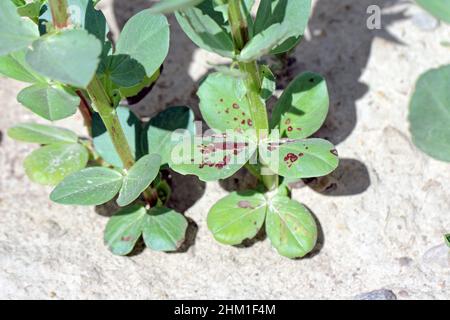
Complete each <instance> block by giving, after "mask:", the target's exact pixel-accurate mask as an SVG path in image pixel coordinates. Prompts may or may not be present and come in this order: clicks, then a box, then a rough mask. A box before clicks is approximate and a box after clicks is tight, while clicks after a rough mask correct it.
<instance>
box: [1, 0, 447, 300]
mask: <svg viewBox="0 0 450 320" xmlns="http://www.w3.org/2000/svg"><path fill="white" fill-rule="evenodd" d="M372 4H378V5H379V6H380V7H381V8H383V17H382V29H381V30H368V29H367V28H366V19H367V18H368V15H367V14H366V9H367V7H368V6H369V5H372ZM146 6H148V2H147V1H145V0H139V1H138V0H133V1H127V0H115V1H114V2H113V1H106V0H105V3H104V4H103V8H104V9H105V12H106V13H107V14H108V18H109V20H110V23H111V24H112V25H113V28H112V29H113V30H116V31H117V30H118V28H120V26H121V25H123V23H124V22H125V21H126V19H127V18H128V17H130V16H131V14H132V13H133V12H137V11H139V10H141V9H143V8H145V7H146ZM170 20H171V25H172V27H171V28H172V47H171V52H170V55H169V58H168V60H167V63H166V65H165V72H164V75H163V76H162V78H161V79H160V81H159V82H158V84H157V86H156V88H155V90H154V91H153V92H152V94H151V95H150V96H148V97H147V98H146V99H145V101H143V102H142V103H140V104H139V106H137V107H135V110H136V111H137V112H138V113H139V114H140V115H141V116H145V117H148V116H152V115H154V114H155V113H157V112H158V111H160V110H163V109H164V108H166V107H167V106H169V105H180V104H189V105H191V106H192V107H193V108H194V109H196V105H197V103H198V102H197V99H196V97H195V91H196V88H197V86H198V81H199V80H200V78H201V77H202V76H204V75H205V74H206V73H207V72H208V71H209V69H210V68H211V67H210V63H218V62H223V61H221V60H220V59H218V58H217V57H216V56H215V55H213V54H210V53H207V52H204V51H202V50H198V49H196V48H195V46H194V45H193V44H192V43H191V42H190V41H189V40H188V39H187V38H186V36H185V35H184V34H183V33H182V32H181V31H180V28H179V27H178V25H177V23H176V21H175V20H174V19H173V18H171V19H170ZM423 21H425V22H426V21H428V24H426V23H425V24H424V22H423ZM430 21H431V25H432V26H431V27H430V25H429V24H430V23H429V22H430ZM433 24H434V23H433V20H429V18H427V17H424V13H423V11H421V10H420V9H418V8H417V7H416V6H415V5H413V4H411V3H410V2H407V1H406V2H405V1H395V0H392V1H389V0H318V1H315V8H314V12H313V15H312V19H311V21H310V24H309V32H308V37H307V39H306V41H304V42H303V43H302V44H301V45H300V46H299V47H298V49H297V50H296V52H295V55H294V57H295V59H296V60H295V61H293V62H292V63H291V64H290V66H289V67H288V68H287V69H286V70H285V71H284V72H283V73H282V74H279V79H280V82H281V84H282V86H285V85H286V84H287V83H288V81H289V80H290V79H292V78H293V77H294V76H295V75H296V74H297V73H299V72H302V71H304V70H312V71H316V72H320V73H322V74H323V75H325V76H326V78H327V80H328V84H329V88H330V92H331V99H332V105H331V114H330V116H329V118H328V120H327V123H326V126H325V127H324V128H323V129H322V130H321V131H320V133H319V136H321V137H327V138H328V139H330V140H331V141H332V142H334V143H336V144H337V146H338V149H339V153H340V155H341V156H342V158H343V159H342V165H341V166H340V168H339V169H338V170H337V171H336V172H335V173H334V174H332V175H331V176H329V177H326V178H323V179H320V180H316V181H313V182H311V183H310V184H309V185H302V186H299V187H298V188H297V189H296V190H295V191H294V197H295V198H296V199H297V200H299V201H301V202H303V203H305V204H306V205H307V206H308V207H309V208H310V209H311V210H312V212H314V214H315V216H316V217H317V219H318V221H319V222H320V225H321V234H322V236H321V241H320V243H319V245H318V246H317V248H316V250H315V252H314V253H313V254H312V255H311V256H310V257H308V258H307V259H303V260H296V261H292V260H288V259H285V258H282V257H280V256H278V255H277V254H276V253H275V252H274V251H273V250H272V249H271V247H270V244H269V241H268V240H267V239H266V240H264V239H259V240H260V241H256V242H255V243H254V244H253V245H251V246H249V247H247V248H235V247H224V246H222V245H220V244H218V243H216V242H215V241H214V240H213V239H212V237H211V236H210V234H209V232H208V230H207V227H206V214H207V212H208V209H209V208H210V207H211V206H212V204H213V203H214V202H215V201H217V200H218V199H220V198H221V197H223V196H224V195H226V193H227V191H226V190H230V189H233V188H236V187H241V188H242V187H243V186H244V185H245V184H246V183H247V180H248V179H246V176H243V175H238V176H236V177H235V178H232V179H229V180H228V181H226V182H221V183H208V184H204V183H200V182H199V181H198V180H196V179H194V178H191V177H180V176H177V175H175V176H174V181H175V183H176V184H177V185H176V187H175V190H174V193H175V196H174V198H173V200H172V205H173V206H174V207H175V208H176V209H178V210H183V211H185V213H186V215H187V216H188V217H190V218H191V219H193V220H194V221H195V222H196V225H192V226H191V228H190V231H189V238H190V241H189V246H187V247H186V250H185V252H183V253H176V254H163V253H155V252H151V251H150V250H144V251H141V252H137V253H136V254H135V255H133V256H132V257H127V258H121V257H115V256H113V255H111V254H110V253H109V252H108V250H107V249H106V247H105V246H104V245H103V240H102V232H103V228H104V226H105V224H106V222H107V218H105V215H107V214H108V210H106V209H105V208H96V209H94V208H82V207H63V206H59V205H56V204H53V203H51V202H50V201H49V200H48V194H49V192H50V188H44V187H41V186H38V185H36V184H32V183H30V182H29V181H28V179H27V178H26V176H25V174H24V170H23V168H22V161H23V159H24V158H25V156H26V155H27V154H29V152H30V151H31V150H32V149H33V146H30V145H26V144H21V143H17V142H14V141H12V140H11V139H9V138H8V137H6V134H5V132H6V130H7V128H8V127H9V126H11V125H12V124H15V123H18V122H24V121H30V120H36V119H37V118H36V117H35V116H34V115H32V114H31V113H30V112H28V111H27V110H26V109H24V108H23V107H21V106H20V105H19V104H18V103H17V102H16V99H15V96H16V94H17V93H18V91H19V90H20V89H21V88H22V87H23V85H22V84H19V83H17V82H14V81H11V80H6V79H0V101H2V106H1V109H2V111H1V116H0V141H1V142H0V298H4V299H5V298H6V299H11V298H33V299H35V298H44V299H45V298H48V299H73V298H75V299H76V298H90V299H93V298H125V299H129V298H140V299H151V298H155V299H161V298H181V299H185V298H193V299H195V298H234V299H236V298H238V299H240V298H255V299H256V298H261V299H265V298H274V299H283V298H289V299H295V298H325V299H331V298H343V299H347V298H353V297H354V296H356V295H357V294H360V293H364V292H368V291H372V290H377V289H382V288H385V289H389V290H392V291H393V293H394V294H395V295H396V296H397V297H398V298H399V299H425V298H436V299H444V298H447V299H448V298H450V290H449V286H450V257H449V251H448V249H447V248H446V247H444V246H443V238H442V235H443V234H444V232H446V231H447V232H448V231H449V230H450V214H449V209H450V189H449V188H448V187H446V185H447V183H448V181H449V180H450V166H449V165H448V164H445V163H440V162H437V161H434V160H432V159H429V158H428V157H426V156H425V155H423V154H421V153H420V152H419V151H418V150H417V149H416V148H415V147H414V146H413V145H412V144H411V142H410V134H409V132H408V123H407V109H408V102H409V97H410V95H411V92H412V89H413V87H414V83H415V79H417V77H418V76H419V75H420V74H421V73H422V72H424V71H425V70H427V69H429V68H433V67H437V66H439V65H442V64H445V63H449V62H450V49H449V48H445V47H443V46H441V45H440V42H441V41H443V40H449V39H450V26H445V25H442V24H441V25H439V26H433ZM430 29H431V30H430ZM196 110H197V109H196ZM197 115H198V116H199V114H198V112H197ZM58 125H65V126H67V127H69V128H72V129H75V130H77V131H79V132H80V133H83V128H82V121H81V117H80V116H78V115H77V117H76V118H72V119H70V120H69V121H62V122H60V123H58Z"/></svg>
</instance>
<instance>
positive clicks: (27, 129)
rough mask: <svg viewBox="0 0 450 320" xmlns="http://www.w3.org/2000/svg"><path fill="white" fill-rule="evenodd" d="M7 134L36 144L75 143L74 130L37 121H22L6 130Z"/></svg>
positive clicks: (76, 138)
mask: <svg viewBox="0 0 450 320" xmlns="http://www.w3.org/2000/svg"><path fill="white" fill-rule="evenodd" d="M8 135H9V136H10V137H11V138H12V139H15V140H19V141H23V142H31V143H38V144H43V145H46V144H55V143H76V142H77V141H78V136H77V135H76V133H75V132H73V131H70V130H67V129H64V128H58V127H53V126H46V125H42V124H37V123H22V124H19V125H17V126H14V127H12V128H10V129H9V130H8Z"/></svg>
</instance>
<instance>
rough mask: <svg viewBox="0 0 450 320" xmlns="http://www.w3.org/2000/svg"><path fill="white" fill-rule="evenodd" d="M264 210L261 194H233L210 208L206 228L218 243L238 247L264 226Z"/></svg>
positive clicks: (264, 200) (254, 192) (251, 192)
mask: <svg viewBox="0 0 450 320" xmlns="http://www.w3.org/2000/svg"><path fill="white" fill-rule="evenodd" d="M266 210H267V204H266V199H265V197H264V195H263V194H261V193H257V192H256V191H247V192H243V193H236V192H233V193H232V194H230V195H228V196H227V197H225V198H223V199H222V200H220V201H218V202H217V203H216V204H215V205H214V206H213V207H212V208H211V210H210V211H209V214H208V228H209V230H210V231H211V232H212V234H213V235H214V238H215V239H216V240H217V241H218V242H220V243H223V244H228V245H238V244H241V243H242V242H243V241H244V240H245V239H252V238H254V237H255V236H256V235H257V233H258V232H259V230H260V229H261V227H262V225H263V224H264V219H265V217H266Z"/></svg>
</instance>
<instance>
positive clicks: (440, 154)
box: [409, 65, 450, 162]
mask: <svg viewBox="0 0 450 320" xmlns="http://www.w3.org/2000/svg"><path fill="white" fill-rule="evenodd" d="M449 84H450V65H448V66H444V67H441V68H439V69H434V70H430V71H428V72H426V73H425V74H423V75H422V76H421V77H420V78H419V80H418V81H417V84H416V89H415V91H414V94H413V96H412V99H411V105H410V113H409V122H410V124H411V133H412V137H413V142H414V144H415V145H416V146H417V147H418V148H419V149H420V150H422V151H423V152H425V153H426V154H428V155H429V156H431V157H433V158H435V159H437V160H441V161H446V162H450V126H449V123H450V90H449Z"/></svg>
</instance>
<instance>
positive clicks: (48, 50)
mask: <svg viewBox="0 0 450 320" xmlns="http://www.w3.org/2000/svg"><path fill="white" fill-rule="evenodd" d="M101 52H102V46H101V43H100V41H98V39H96V38H95V37H94V36H92V35H90V34H88V33H87V32H86V31H85V30H80V29H76V30H75V29H73V30H63V31H60V32H58V33H55V34H51V35H46V36H43V37H41V38H40V39H39V40H37V41H35V42H34V43H33V46H32V49H31V50H30V51H28V53H27V56H26V60H27V62H28V64H29V65H30V66H31V67H32V68H33V69H34V70H36V71H37V72H39V73H40V74H42V75H44V76H46V77H48V78H50V79H52V80H56V81H60V82H62V83H64V84H68V85H72V86H75V87H81V88H86V87H87V85H88V84H89V82H91V80H92V78H93V77H94V75H95V72H96V71H97V66H98V63H99V56H100V54H101Z"/></svg>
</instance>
